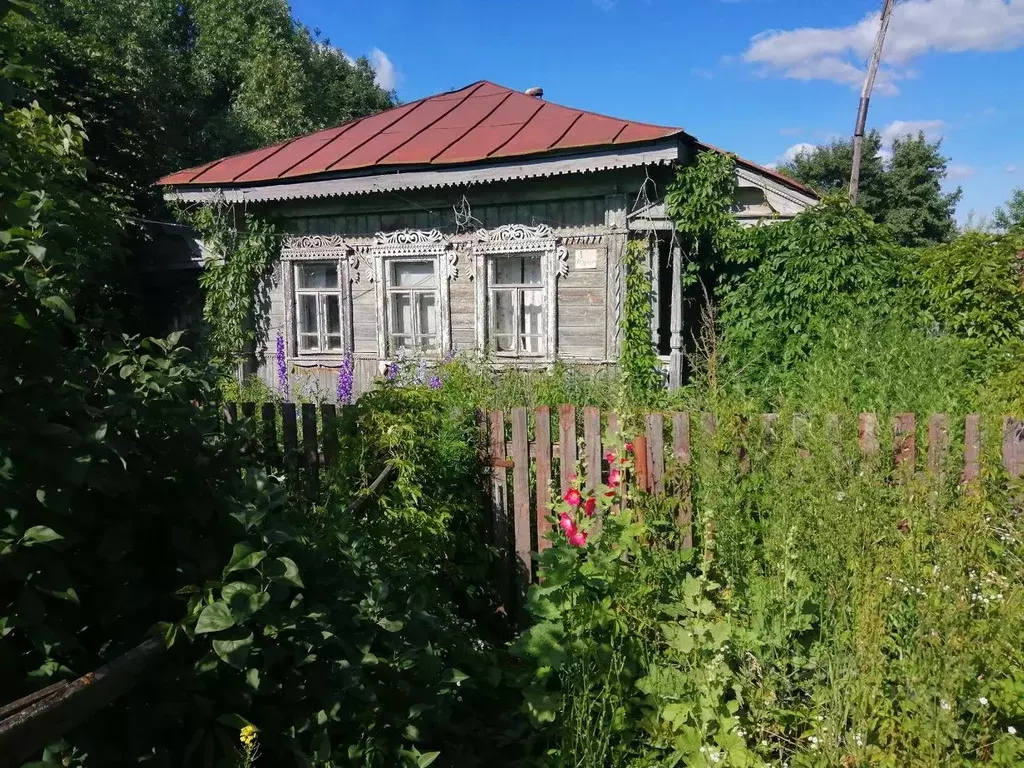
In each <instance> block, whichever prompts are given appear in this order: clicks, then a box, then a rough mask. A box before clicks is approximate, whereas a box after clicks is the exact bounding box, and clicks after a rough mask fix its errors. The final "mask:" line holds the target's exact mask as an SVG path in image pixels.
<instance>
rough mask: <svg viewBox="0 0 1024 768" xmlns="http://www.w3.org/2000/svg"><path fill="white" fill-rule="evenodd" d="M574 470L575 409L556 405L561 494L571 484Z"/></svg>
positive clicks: (569, 406) (563, 493)
mask: <svg viewBox="0 0 1024 768" xmlns="http://www.w3.org/2000/svg"><path fill="white" fill-rule="evenodd" d="M575 472H576V409H575V408H574V407H573V406H571V405H565V404H563V405H560V406H558V475H559V478H560V479H561V481H562V495H563V496H564V495H565V492H566V491H568V490H569V486H571V485H572V480H571V479H570V478H571V476H572V475H573V474H575Z"/></svg>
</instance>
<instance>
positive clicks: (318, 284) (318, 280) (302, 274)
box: [299, 264, 338, 288]
mask: <svg viewBox="0 0 1024 768" xmlns="http://www.w3.org/2000/svg"><path fill="white" fill-rule="evenodd" d="M337 287H338V268H337V266H336V265H334V264H301V265H300V266H299V288H337Z"/></svg>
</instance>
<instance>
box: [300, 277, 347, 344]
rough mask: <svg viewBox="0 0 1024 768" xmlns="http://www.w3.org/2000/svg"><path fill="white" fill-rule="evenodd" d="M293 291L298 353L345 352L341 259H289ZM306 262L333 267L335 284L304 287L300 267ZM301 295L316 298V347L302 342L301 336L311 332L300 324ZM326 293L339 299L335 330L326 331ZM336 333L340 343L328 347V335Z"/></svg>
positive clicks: (327, 295) (327, 296) (309, 334)
mask: <svg viewBox="0 0 1024 768" xmlns="http://www.w3.org/2000/svg"><path fill="white" fill-rule="evenodd" d="M291 265H292V286H293V288H292V295H293V296H294V307H295V318H294V321H295V351H296V353H297V355H298V356H300V357H301V356H304V355H343V354H345V350H346V344H345V339H346V336H347V335H348V334H347V333H346V325H347V323H346V318H345V315H346V313H345V309H344V308H345V292H344V290H343V286H344V282H343V277H344V275H343V274H342V266H341V261H340V260H329V259H323V260H314V259H308V260H302V261H292V262H291ZM309 266H329V267H333V268H334V271H335V275H336V276H337V280H338V284H337V287H335V288H303V287H302V285H301V281H300V279H299V271H300V270H301V269H303V268H304V267H309ZM302 296H312V297H314V299H315V300H316V323H317V330H316V337H317V338H316V342H317V343H316V347H315V348H308V347H303V346H302V339H303V337H304V336H311V335H313V334H311V333H309V332H308V331H304V330H303V328H302V319H301V318H302V311H301V308H302V302H301V297H302ZM329 297H333V298H336V299H337V300H338V333H328V332H327V299H328V298H329ZM329 336H338V337H339V342H340V344H339V346H338V347H335V348H333V349H332V348H331V347H330V346H329V342H328V337H329Z"/></svg>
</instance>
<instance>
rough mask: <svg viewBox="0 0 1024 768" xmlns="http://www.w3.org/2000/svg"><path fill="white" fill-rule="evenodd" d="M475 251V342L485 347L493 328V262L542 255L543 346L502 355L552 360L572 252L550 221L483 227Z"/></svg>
mask: <svg viewBox="0 0 1024 768" xmlns="http://www.w3.org/2000/svg"><path fill="white" fill-rule="evenodd" d="M476 240H477V242H476V243H475V245H474V248H473V252H474V258H475V261H476V274H477V275H479V279H478V280H477V286H476V341H477V347H479V348H480V349H484V348H486V346H487V343H488V341H489V338H490V329H491V318H490V315H491V306H490V300H491V290H490V289H491V283H492V281H493V269H492V266H491V265H492V263H493V260H494V259H496V258H501V257H502V256H521V255H526V254H532V253H539V254H540V255H541V265H540V270H541V282H542V285H543V292H544V293H543V295H544V339H543V346H544V349H543V351H542V353H541V354H540V355H537V354H521V353H520V354H516V353H512V352H504V353H500V357H503V358H516V359H529V360H544V361H551V360H554V359H555V355H556V353H557V342H558V327H557V323H558V278H560V277H566V276H567V275H568V274H569V253H568V250H567V249H566V247H565V246H564V245H562V244H561V242H560V241H559V240H558V239H557V238H556V237H555V236H554V232H553V230H552V229H551V227H549V226H548V225H547V224H541V225H540V226H537V227H528V226H525V225H523V224H504V225H502V226H500V227H496V228H495V229H481V230H479V231H478V232H477V235H476Z"/></svg>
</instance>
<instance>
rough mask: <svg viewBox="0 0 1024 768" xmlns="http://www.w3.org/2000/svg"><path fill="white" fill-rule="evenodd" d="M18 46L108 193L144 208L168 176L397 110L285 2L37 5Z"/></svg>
mask: <svg viewBox="0 0 1024 768" xmlns="http://www.w3.org/2000/svg"><path fill="white" fill-rule="evenodd" d="M18 37H19V41H20V44H21V45H23V46H24V47H25V48H26V49H27V50H28V52H29V56H30V57H31V58H32V60H34V61H39V62H42V63H43V64H44V67H43V69H42V71H41V72H40V73H39V74H40V78H39V81H38V84H37V89H38V94H39V98H40V99H42V100H45V102H46V103H47V104H48V105H49V106H50V108H51V109H52V110H53V111H55V112H57V113H60V112H73V113H76V114H78V115H79V117H80V118H81V119H82V121H83V123H84V124H85V126H86V128H87V130H88V131H89V134H90V137H91V139H92V150H91V151H92V154H93V156H94V158H95V160H96V163H97V173H98V175H99V178H100V180H102V181H103V182H105V183H106V189H108V190H109V189H111V188H114V189H117V190H119V191H120V192H122V193H124V194H127V195H130V196H133V197H135V198H136V199H138V200H139V201H140V204H141V205H142V207H143V209H144V210H148V209H149V208H151V207H153V206H155V205H157V204H158V198H157V190H155V189H152V188H150V185H151V184H152V183H153V181H155V180H156V179H157V178H158V177H159V176H160V175H161V174H162V173H166V172H169V171H172V170H177V169H180V168H183V167H187V166H192V165H197V164H199V163H201V162H206V161H208V160H212V159H214V158H217V157H222V156H224V155H227V154H231V153H234V152H239V151H243V150H247V149H252V148H254V147H256V146H260V145H264V144H267V143H270V142H274V141H279V140H281V139H284V138H288V137H290V136H294V135H297V134H300V133H303V132H307V131H312V130H316V129H319V128H323V127H327V126H330V125H336V124H337V123H340V122H342V121H344V120H348V119H350V118H352V117H359V116H361V115H364V114H367V113H370V112H375V111H379V110H381V109H386V108H388V107H390V106H392V105H393V96H392V95H391V94H388V93H385V92H384V91H382V90H381V89H380V88H379V87H377V85H376V84H375V83H374V73H373V71H372V69H371V67H370V65H369V62H367V61H366V59H360V60H358V61H356V62H354V63H353V62H350V61H349V60H348V59H346V58H345V57H344V56H343V55H342V54H341V53H340V52H339V51H338V50H337V49H335V48H334V47H332V46H331V45H330V42H329V41H327V40H324V39H321V38H320V37H319V36H317V35H316V34H315V33H313V32H311V31H309V30H308V29H306V28H305V27H303V26H301V25H300V24H298V23H297V22H295V21H294V19H293V18H292V16H291V12H290V9H289V7H288V4H287V3H286V2H284V0H259V1H258V2H251V1H250V0H188V2H178V0H62V1H61V2H41V3H39V4H38V8H37V12H36V14H35V17H34V19H33V20H32V21H31V22H29V21H28V20H22V21H21V22H20V23H19V26H18Z"/></svg>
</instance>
